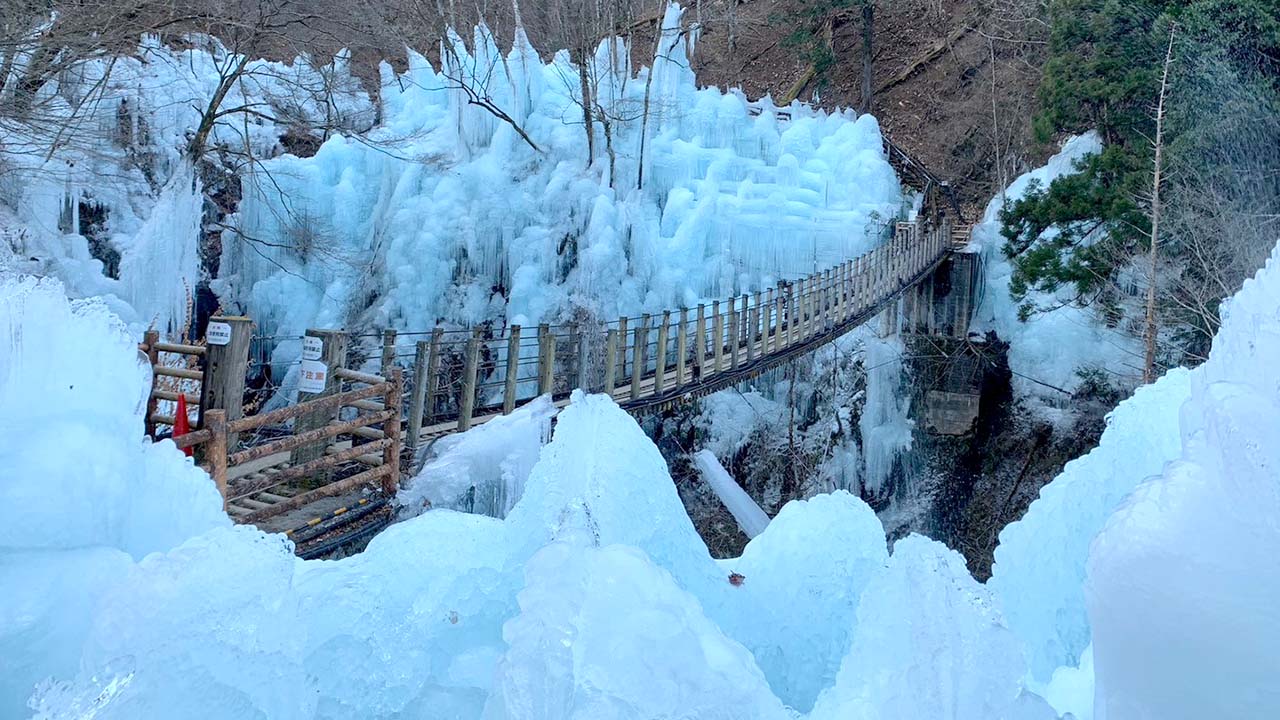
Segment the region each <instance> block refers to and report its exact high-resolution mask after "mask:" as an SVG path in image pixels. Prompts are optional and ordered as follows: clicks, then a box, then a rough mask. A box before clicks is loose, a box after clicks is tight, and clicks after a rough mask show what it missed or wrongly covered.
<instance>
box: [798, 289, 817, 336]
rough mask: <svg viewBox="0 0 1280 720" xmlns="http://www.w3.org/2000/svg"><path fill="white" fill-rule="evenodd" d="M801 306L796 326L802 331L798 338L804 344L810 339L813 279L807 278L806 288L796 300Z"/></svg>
mask: <svg viewBox="0 0 1280 720" xmlns="http://www.w3.org/2000/svg"><path fill="white" fill-rule="evenodd" d="M796 302H797V303H798V304H799V307H798V308H797V310H798V311H797V312H796V325H797V326H798V329H799V331H800V336H799V337H798V338H797V340H798V341H799V342H804V341H805V340H807V339H808V338H809V325H810V323H811V317H812V315H813V277H812V276H810V277H808V278H806V282H805V283H804V286H803V287H802V288H801V290H800V297H798V298H796Z"/></svg>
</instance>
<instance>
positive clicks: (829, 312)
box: [822, 268, 838, 332]
mask: <svg viewBox="0 0 1280 720" xmlns="http://www.w3.org/2000/svg"><path fill="white" fill-rule="evenodd" d="M836 277H838V276H837V274H836V272H835V271H834V270H832V269H831V268H827V271H826V272H825V273H823V274H822V328H823V331H824V332H825V331H826V330H828V329H830V328H831V327H832V326H833V325H835V312H836V282H835V281H836Z"/></svg>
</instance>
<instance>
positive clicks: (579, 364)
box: [569, 323, 587, 391]
mask: <svg viewBox="0 0 1280 720" xmlns="http://www.w3.org/2000/svg"><path fill="white" fill-rule="evenodd" d="M585 337H586V334H585V333H583V332H582V329H581V328H580V327H578V323H573V324H572V325H570V326H569V351H570V352H572V353H573V371H572V372H570V373H569V389H570V390H574V389H581V390H584V391H585V390H586V389H587V343H586V341H585V340H584V338H585Z"/></svg>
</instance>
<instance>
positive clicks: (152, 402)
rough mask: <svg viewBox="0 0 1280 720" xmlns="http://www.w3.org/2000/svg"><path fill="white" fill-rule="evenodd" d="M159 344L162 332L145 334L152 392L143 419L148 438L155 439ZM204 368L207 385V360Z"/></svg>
mask: <svg viewBox="0 0 1280 720" xmlns="http://www.w3.org/2000/svg"><path fill="white" fill-rule="evenodd" d="M158 342H160V331H158V330H148V331H146V332H145V333H143V335H142V344H143V345H145V346H146V347H147V350H146V352H147V363H148V364H149V365H151V390H150V391H148V392H147V414H146V416H145V417H144V418H143V423H144V426H145V428H146V433H147V436H148V437H150V438H153V439H154V438H155V436H156V422H155V420H152V419H151V418H153V417H155V414H156V408H158V407H159V405H160V402H159V400H157V399H156V377H157V376H156V365H159V364H160V351H159V350H158V349H156V343H158ZM204 366H205V368H206V372H205V382H206V383H207V382H208V379H209V373H208V371H207V368H208V367H209V362H208V361H207V360H206V361H205V364H204ZM203 413H204V411H203V410H202V411H201V414H203Z"/></svg>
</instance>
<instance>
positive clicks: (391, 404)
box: [382, 334, 404, 497]
mask: <svg viewBox="0 0 1280 720" xmlns="http://www.w3.org/2000/svg"><path fill="white" fill-rule="evenodd" d="M394 340H395V335H394V334H393V335H392V347H395V342H394ZM388 370H389V371H390V372H389V373H388V374H387V394H386V395H385V396H384V398H383V401H382V403H383V406H384V407H386V408H387V409H388V410H395V411H396V412H395V415H393V416H392V417H391V419H390V420H387V421H386V422H384V423H382V434H383V435H385V436H386V438H387V440H390V442H388V443H387V446H386V447H385V448H383V450H382V464H383V465H387V466H390V468H391V469H390V470H389V471H388V472H387V474H386V475H383V476H382V492H383V494H384V495H386V496H387V497H393V496H395V494H396V491H397V490H399V489H400V386H401V384H402V383H403V382H404V373H403V371H401V370H400V368H398V367H394V363H393V364H392V365H391V366H388Z"/></svg>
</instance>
